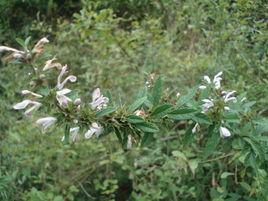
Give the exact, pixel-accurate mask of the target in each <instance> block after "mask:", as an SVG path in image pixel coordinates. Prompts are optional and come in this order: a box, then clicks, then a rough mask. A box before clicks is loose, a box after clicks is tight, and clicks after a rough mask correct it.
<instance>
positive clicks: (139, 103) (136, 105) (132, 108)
mask: <svg viewBox="0 0 268 201" xmlns="http://www.w3.org/2000/svg"><path fill="white" fill-rule="evenodd" d="M146 99H147V97H142V98H139V99H137V100H135V102H134V103H133V104H132V105H130V106H129V111H130V112H134V111H135V110H136V109H138V108H139V107H140V106H142V104H143V103H144V102H145V101H146Z"/></svg>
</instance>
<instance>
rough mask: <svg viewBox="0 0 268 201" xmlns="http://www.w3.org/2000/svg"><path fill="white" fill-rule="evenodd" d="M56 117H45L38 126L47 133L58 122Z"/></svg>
mask: <svg viewBox="0 0 268 201" xmlns="http://www.w3.org/2000/svg"><path fill="white" fill-rule="evenodd" d="M56 120H57V119H56V118H55V117H44V118H41V119H38V120H37V121H36V124H37V125H39V126H41V127H42V131H43V132H45V131H46V130H47V129H48V128H49V127H50V126H52V125H53V124H54V123H55V122H56Z"/></svg>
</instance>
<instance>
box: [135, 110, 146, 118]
mask: <svg viewBox="0 0 268 201" xmlns="http://www.w3.org/2000/svg"><path fill="white" fill-rule="evenodd" d="M134 114H135V115H136V116H139V117H142V116H145V112H144V110H136V111H135V112H134Z"/></svg>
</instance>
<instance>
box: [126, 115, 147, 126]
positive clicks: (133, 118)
mask: <svg viewBox="0 0 268 201" xmlns="http://www.w3.org/2000/svg"><path fill="white" fill-rule="evenodd" d="M127 121H128V122H129V123H132V124H137V123H144V122H145V121H144V119H143V118H141V117H139V116H136V115H130V116H128V118H127Z"/></svg>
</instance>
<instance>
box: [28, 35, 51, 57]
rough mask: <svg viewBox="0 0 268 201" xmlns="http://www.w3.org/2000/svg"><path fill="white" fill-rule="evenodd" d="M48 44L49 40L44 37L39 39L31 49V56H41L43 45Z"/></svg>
mask: <svg viewBox="0 0 268 201" xmlns="http://www.w3.org/2000/svg"><path fill="white" fill-rule="evenodd" d="M46 43H49V40H48V39H47V38H46V37H43V38H41V39H40V40H39V41H38V42H37V43H36V44H35V46H34V48H33V49H32V53H33V54H41V53H42V52H43V50H44V45H45V44H46Z"/></svg>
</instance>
